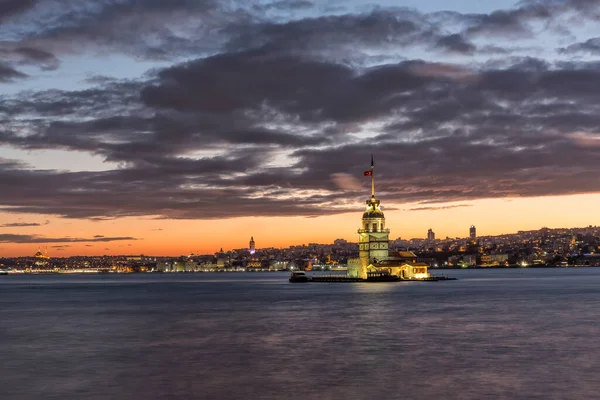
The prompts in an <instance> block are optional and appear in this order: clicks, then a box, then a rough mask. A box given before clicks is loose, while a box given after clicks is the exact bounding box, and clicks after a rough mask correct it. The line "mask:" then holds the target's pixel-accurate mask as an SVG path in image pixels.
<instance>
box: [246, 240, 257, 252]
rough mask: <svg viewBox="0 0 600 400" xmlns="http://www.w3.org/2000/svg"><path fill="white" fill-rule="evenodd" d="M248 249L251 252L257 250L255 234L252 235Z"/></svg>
mask: <svg viewBox="0 0 600 400" xmlns="http://www.w3.org/2000/svg"><path fill="white" fill-rule="evenodd" d="M248 251H249V252H250V254H254V253H255V252H256V245H255V244H254V236H250V244H249V246H248Z"/></svg>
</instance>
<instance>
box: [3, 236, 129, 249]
mask: <svg viewBox="0 0 600 400" xmlns="http://www.w3.org/2000/svg"><path fill="white" fill-rule="evenodd" d="M124 240H138V239H136V238H132V237H107V238H100V239H86V238H70V237H66V238H48V237H43V236H38V235H15V234H8V233H6V234H0V243H19V244H22V243H85V242H117V241H124ZM63 247H64V246H63Z"/></svg>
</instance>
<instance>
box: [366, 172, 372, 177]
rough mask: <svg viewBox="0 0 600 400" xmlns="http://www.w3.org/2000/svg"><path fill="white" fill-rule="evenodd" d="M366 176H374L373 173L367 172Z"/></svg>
mask: <svg viewBox="0 0 600 400" xmlns="http://www.w3.org/2000/svg"><path fill="white" fill-rule="evenodd" d="M365 176H373V171H365Z"/></svg>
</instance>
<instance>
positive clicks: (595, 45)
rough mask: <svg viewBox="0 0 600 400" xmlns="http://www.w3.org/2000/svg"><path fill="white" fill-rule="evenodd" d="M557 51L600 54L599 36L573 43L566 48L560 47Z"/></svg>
mask: <svg viewBox="0 0 600 400" xmlns="http://www.w3.org/2000/svg"><path fill="white" fill-rule="evenodd" d="M559 52H561V53H589V54H600V37H597V38H592V39H588V40H586V41H585V42H582V43H575V44H572V45H570V46H568V47H566V48H561V49H559Z"/></svg>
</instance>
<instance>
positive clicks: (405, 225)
mask: <svg viewBox="0 0 600 400" xmlns="http://www.w3.org/2000/svg"><path fill="white" fill-rule="evenodd" d="M599 201H600V194H586V195H570V196H553V197H538V198H507V199H489V200H475V201H462V202H457V203H450V204H433V205H427V206H431V207H452V206H457V205H468V206H462V207H454V208H444V209H431V210H424V211H411V209H415V208H423V207H425V206H424V205H423V204H400V205H395V204H389V203H387V202H386V200H385V196H382V197H381V203H382V210H383V211H384V213H385V216H386V227H387V228H390V230H391V233H390V239H391V240H393V239H397V238H399V237H401V238H402V239H410V238H425V237H426V235H427V230H428V229H429V228H432V229H433V231H434V232H435V234H436V237H437V238H439V239H444V238H445V237H446V236H448V237H451V238H454V237H459V238H465V237H467V236H468V234H469V227H470V226H471V225H475V226H476V227H477V234H478V236H486V235H499V234H504V233H516V232H517V231H519V230H533V229H539V228H542V227H544V226H547V227H549V228H569V227H584V226H588V225H597V224H599V221H598V219H597V218H595V217H594V216H593V215H592V213H591V210H595V205H596V204H598V202H599ZM361 203H362V202H357V204H356V212H355V213H346V214H338V215H332V216H323V217H317V218H306V217H245V218H232V219H223V220H162V219H154V218H149V217H144V218H134V217H127V218H121V219H116V220H106V221H90V220H71V219H63V218H57V217H53V216H45V215H44V216H40V215H33V214H9V213H3V215H2V221H6V222H15V221H23V222H38V221H44V220H49V223H48V224H47V225H41V226H36V227H19V228H15V227H13V228H9V227H4V228H0V237H3V236H2V235H9V234H10V235H39V236H40V237H44V238H86V239H94V236H98V235H101V236H104V237H106V238H108V237H134V238H138V240H123V241H110V242H90V243H80V242H61V243H22V244H18V243H6V242H5V243H0V257H17V256H32V255H33V254H34V253H35V252H36V251H37V249H38V248H42V249H44V248H46V247H47V248H48V254H49V255H50V256H51V257H68V256H73V255H84V256H85V255H104V254H106V255H131V254H146V255H156V256H180V255H187V254H190V253H195V254H213V253H215V252H216V251H218V250H219V249H220V248H223V249H224V250H225V251H227V250H231V249H241V248H247V247H248V242H249V241H250V237H251V236H254V239H255V241H256V248H257V249H261V248H266V247H275V248H282V247H289V246H291V245H302V244H308V243H321V244H328V243H332V242H333V241H334V240H335V239H338V238H341V239H346V240H348V241H351V242H357V241H358V234H357V229H358V228H359V227H360V219H361V216H362V213H363V211H364V210H363V209H364V206H363V205H362V204H361ZM391 208H397V209H396V210H388V209H391ZM3 239H4V240H5V241H8V240H9V239H8V237H6V236H5V237H3ZM96 239H102V238H96ZM56 246H61V247H56ZM62 246H68V247H62Z"/></svg>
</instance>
